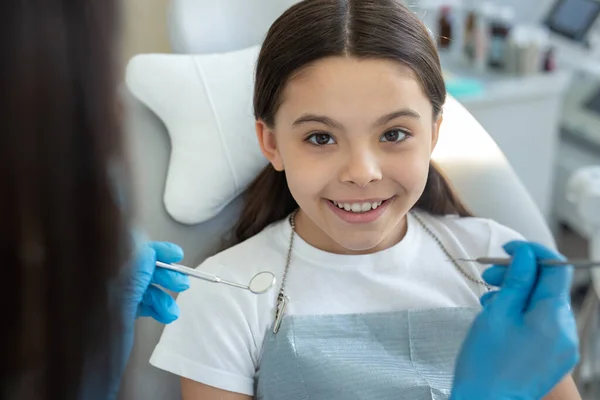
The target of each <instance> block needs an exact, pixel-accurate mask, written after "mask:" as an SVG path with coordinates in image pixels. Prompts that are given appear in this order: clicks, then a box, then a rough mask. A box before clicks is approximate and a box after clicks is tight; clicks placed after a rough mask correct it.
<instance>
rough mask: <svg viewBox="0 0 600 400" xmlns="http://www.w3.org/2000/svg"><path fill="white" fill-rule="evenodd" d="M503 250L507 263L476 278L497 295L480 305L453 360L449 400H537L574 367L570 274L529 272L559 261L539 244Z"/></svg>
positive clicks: (549, 270)
mask: <svg viewBox="0 0 600 400" xmlns="http://www.w3.org/2000/svg"><path fill="white" fill-rule="evenodd" d="M504 249H505V251H506V252H507V253H508V254H510V255H512V256H513V257H514V258H513V262H512V264H511V265H510V266H509V268H508V269H507V268H505V267H501V266H493V267H491V268H490V269H488V270H487V271H486V272H485V273H484V274H483V278H484V280H486V282H488V283H489V284H491V285H493V286H500V285H501V286H502V288H501V289H500V290H499V291H496V292H490V293H487V294H486V295H484V296H483V297H482V305H483V306H484V308H483V311H482V312H481V314H480V315H479V316H478V317H477V318H476V319H475V321H474V323H473V325H472V327H471V329H470V331H469V333H468V335H467V337H466V339H465V342H464V343H463V346H462V349H461V351H460V354H459V356H458V359H457V363H456V368H455V376H454V386H453V392H452V395H451V399H452V400H472V399H486V400H495V399H503V400H504V399H524V400H534V399H535V400H537V399H541V398H542V397H544V396H545V395H547V394H548V393H549V392H550V391H551V390H552V389H553V388H554V386H556V385H557V384H558V383H559V382H560V381H561V380H562V379H563V378H564V377H565V376H566V375H567V374H568V373H569V372H570V371H571V370H572V369H573V368H574V367H575V365H576V364H577V362H578V361H579V352H578V347H579V346H578V337H577V327H576V324H575V317H574V316H573V313H572V312H571V307H570V298H569V290H570V287H571V281H572V275H573V269H572V267H541V266H539V265H537V262H536V259H537V260H539V259H562V257H561V256H559V255H558V254H556V253H554V252H552V251H550V250H548V249H547V248H545V247H543V246H541V245H539V244H534V243H526V242H511V243H508V244H507V245H506V246H505V247H504Z"/></svg>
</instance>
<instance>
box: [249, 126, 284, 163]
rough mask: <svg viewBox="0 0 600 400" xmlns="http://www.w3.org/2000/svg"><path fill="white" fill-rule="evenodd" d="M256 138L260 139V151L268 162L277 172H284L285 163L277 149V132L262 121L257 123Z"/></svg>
mask: <svg viewBox="0 0 600 400" xmlns="http://www.w3.org/2000/svg"><path fill="white" fill-rule="evenodd" d="M256 138H257V139H258V144H259V145H260V150H261V151H262V153H263V154H264V156H265V157H266V158H267V160H269V161H270V162H271V165H273V168H275V170H276V171H283V161H282V159H281V156H280V155H279V150H278V149H277V140H276V139H275V132H274V131H273V130H272V129H271V128H269V127H268V126H267V124H266V123H265V122H264V121H262V120H257V121H256Z"/></svg>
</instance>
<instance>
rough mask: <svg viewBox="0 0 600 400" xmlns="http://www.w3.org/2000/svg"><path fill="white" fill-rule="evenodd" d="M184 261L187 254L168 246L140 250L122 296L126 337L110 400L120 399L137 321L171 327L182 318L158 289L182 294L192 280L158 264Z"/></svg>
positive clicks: (147, 245)
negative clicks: (122, 377)
mask: <svg viewBox="0 0 600 400" xmlns="http://www.w3.org/2000/svg"><path fill="white" fill-rule="evenodd" d="M182 259H183V250H182V249H181V248H180V247H179V246H177V245H174V244H172V243H167V242H148V243H145V244H143V245H141V246H140V247H139V248H138V249H137V250H136V257H135V260H134V262H133V264H132V269H131V271H129V274H128V276H127V279H126V281H125V287H124V290H123V292H122V295H123V302H122V305H123V317H124V319H123V321H124V324H123V325H124V337H123V341H122V352H121V359H120V360H117V362H118V363H119V365H117V367H116V371H117V375H116V376H115V377H114V381H113V385H112V387H111V397H109V398H110V399H113V398H116V397H117V394H118V390H119V385H120V380H121V375H122V374H123V371H124V370H125V366H126V365H127V361H128V360H129V355H130V353H131V349H132V348H133V341H134V325H135V319H136V318H138V317H152V318H154V319H155V320H157V321H158V322H160V323H163V324H169V323H171V322H173V321H175V320H176V319H177V318H178V317H179V308H178V307H177V303H176V302H175V299H173V297H171V295H169V294H168V293H167V292H165V291H163V290H162V289H161V288H159V287H158V286H156V285H159V286H161V287H163V288H165V289H168V290H170V291H173V292H182V291H184V290H186V289H188V288H189V287H190V282H189V278H188V277H187V276H185V275H183V274H180V273H178V272H174V271H170V270H166V269H161V268H156V261H162V262H165V263H174V262H179V261H181V260H182Z"/></svg>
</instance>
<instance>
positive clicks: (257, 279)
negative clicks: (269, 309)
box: [156, 261, 277, 294]
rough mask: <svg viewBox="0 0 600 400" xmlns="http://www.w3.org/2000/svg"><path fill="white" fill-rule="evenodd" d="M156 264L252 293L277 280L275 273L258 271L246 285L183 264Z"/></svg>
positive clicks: (263, 289)
mask: <svg viewBox="0 0 600 400" xmlns="http://www.w3.org/2000/svg"><path fill="white" fill-rule="evenodd" d="M156 266H157V267H159V268H164V269H168V270H171V271H177V272H180V273H182V274H185V275H187V276H191V277H194V278H198V279H202V280H203V281H207V282H212V283H221V284H223V285H228V286H232V287H235V288H238V289H245V290H249V291H250V292H252V293H254V294H263V293H267V292H268V291H269V290H270V289H271V288H272V287H273V285H275V282H276V281H277V280H276V279H275V275H274V274H273V273H272V272H268V271H263V272H259V273H258V274H256V275H254V276H253V277H252V279H250V283H249V284H248V285H247V286H246V285H244V284H242V283H237V282H231V281H228V280H225V279H221V277H219V276H217V275H213V274H208V273H206V272H203V271H200V270H197V269H192V268H189V267H186V266H185V265H179V264H167V263H164V262H161V261H157V262H156Z"/></svg>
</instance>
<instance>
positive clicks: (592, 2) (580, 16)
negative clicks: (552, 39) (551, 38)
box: [545, 0, 600, 42]
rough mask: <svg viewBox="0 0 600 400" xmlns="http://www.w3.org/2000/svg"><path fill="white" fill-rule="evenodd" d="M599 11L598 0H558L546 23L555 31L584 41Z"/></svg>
mask: <svg viewBox="0 0 600 400" xmlns="http://www.w3.org/2000/svg"><path fill="white" fill-rule="evenodd" d="M599 13H600V1H598V0H558V1H557V2H556V3H555V4H554V7H552V9H551V10H550V14H549V15H548V17H547V18H546V21H545V24H546V26H547V27H548V28H549V29H550V30H552V31H553V32H556V33H558V34H560V35H562V36H565V37H567V38H569V39H572V40H576V41H578V42H582V41H584V40H585V37H586V35H587V33H588V31H589V29H590V28H591V26H592V25H593V24H594V22H595V21H596V18H598V14H599Z"/></svg>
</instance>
